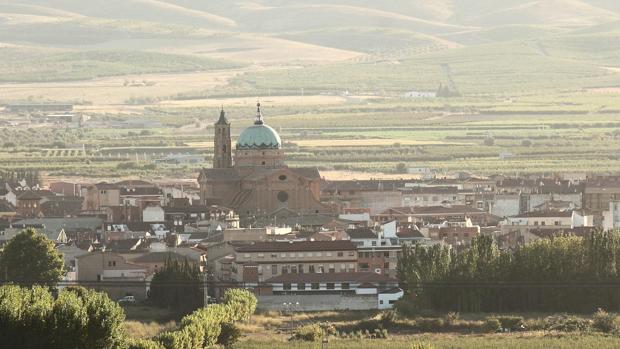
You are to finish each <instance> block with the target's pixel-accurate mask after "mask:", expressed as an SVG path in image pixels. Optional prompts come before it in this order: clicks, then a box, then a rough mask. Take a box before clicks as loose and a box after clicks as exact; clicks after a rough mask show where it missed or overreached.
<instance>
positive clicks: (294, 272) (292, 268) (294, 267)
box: [291, 265, 297, 274]
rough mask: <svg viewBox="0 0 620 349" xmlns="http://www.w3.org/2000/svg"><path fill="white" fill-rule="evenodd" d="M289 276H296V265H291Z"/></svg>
mask: <svg viewBox="0 0 620 349" xmlns="http://www.w3.org/2000/svg"><path fill="white" fill-rule="evenodd" d="M291 274H297V266H296V265H292V266H291Z"/></svg>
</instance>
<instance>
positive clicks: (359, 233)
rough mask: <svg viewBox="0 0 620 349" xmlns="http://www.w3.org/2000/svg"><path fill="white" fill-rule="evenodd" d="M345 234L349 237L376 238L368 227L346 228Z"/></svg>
mask: <svg viewBox="0 0 620 349" xmlns="http://www.w3.org/2000/svg"><path fill="white" fill-rule="evenodd" d="M347 234H349V237H351V239H376V238H377V234H375V232H374V231H372V229H370V228H355V229H347Z"/></svg>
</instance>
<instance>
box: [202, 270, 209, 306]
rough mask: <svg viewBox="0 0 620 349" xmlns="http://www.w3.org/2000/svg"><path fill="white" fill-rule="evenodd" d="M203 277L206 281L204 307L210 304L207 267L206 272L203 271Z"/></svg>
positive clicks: (204, 285)
mask: <svg viewBox="0 0 620 349" xmlns="http://www.w3.org/2000/svg"><path fill="white" fill-rule="evenodd" d="M203 278H204V283H203V297H204V298H203V302H204V305H203V307H204V308H206V307H207V306H208V305H209V292H208V286H207V283H208V282H209V275H208V272H207V270H206V269H205V271H204V273H203Z"/></svg>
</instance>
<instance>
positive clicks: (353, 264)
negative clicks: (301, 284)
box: [232, 240, 357, 284]
mask: <svg viewBox="0 0 620 349" xmlns="http://www.w3.org/2000/svg"><path fill="white" fill-rule="evenodd" d="M234 258H235V259H234V262H233V265H232V268H233V270H234V271H235V275H234V276H233V279H234V280H235V281H240V282H244V283H250V284H255V283H258V282H263V281H265V280H267V279H269V278H272V277H275V276H278V275H281V274H305V273H309V274H312V273H318V274H325V273H340V272H353V271H356V270H357V247H356V246H355V244H354V243H352V242H351V241H346V240H340V241H290V242H279V241H267V242H255V243H252V244H250V245H246V246H240V247H237V248H235V252H234Z"/></svg>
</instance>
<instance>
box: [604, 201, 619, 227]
mask: <svg viewBox="0 0 620 349" xmlns="http://www.w3.org/2000/svg"><path fill="white" fill-rule="evenodd" d="M603 229H604V230H615V229H620V200H612V201H610V202H609V210H607V211H603Z"/></svg>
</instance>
